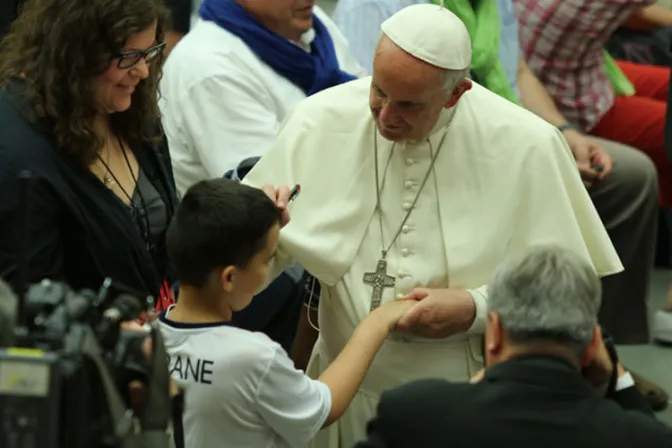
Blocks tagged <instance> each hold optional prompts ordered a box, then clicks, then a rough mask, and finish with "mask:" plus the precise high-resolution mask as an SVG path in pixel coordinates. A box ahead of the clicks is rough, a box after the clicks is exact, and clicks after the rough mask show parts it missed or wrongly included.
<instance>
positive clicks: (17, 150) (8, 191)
mask: <svg viewBox="0 0 672 448" xmlns="http://www.w3.org/2000/svg"><path fill="white" fill-rule="evenodd" d="M21 90H22V85H21V84H20V83H19V82H15V83H12V84H10V86H9V87H8V88H6V89H4V90H2V91H0V277H2V278H3V279H5V280H6V281H9V282H10V284H12V286H14V287H16V280H17V260H18V254H19V250H20V248H19V244H18V235H19V233H18V232H19V231H18V228H19V225H20V217H19V213H18V211H19V199H18V192H19V190H18V185H19V184H18V181H17V176H18V173H19V172H20V171H21V170H28V171H30V172H31V173H32V176H33V181H32V182H31V188H30V195H29V197H30V200H29V204H30V205H29V226H28V229H27V231H28V233H29V243H28V254H29V259H30V265H29V274H30V282H36V281H39V280H41V279H42V278H52V279H56V280H62V281H65V282H67V283H68V284H69V285H70V286H71V287H73V288H74V289H81V288H88V289H94V290H97V289H98V288H99V286H100V284H101V282H102V281H103V280H104V278H105V277H111V278H112V279H113V280H116V281H118V282H120V283H122V284H124V285H126V286H129V287H131V288H134V289H136V290H138V291H140V292H142V293H145V294H150V295H152V296H158V295H159V289H160V285H161V284H162V282H163V281H164V280H165V279H167V278H169V275H168V268H167V260H166V254H165V244H161V245H159V246H158V247H157V248H156V251H155V253H154V254H150V251H149V250H148V249H147V248H146V245H145V242H144V241H143V239H142V236H141V234H140V231H139V230H138V227H137V224H136V221H135V220H134V219H133V217H132V215H131V213H130V211H129V209H128V207H126V206H125V205H124V204H123V202H121V200H119V198H118V197H117V196H116V195H115V194H114V193H112V192H111V191H110V190H109V189H107V188H106V187H105V186H104V185H103V184H102V182H100V181H99V180H98V179H97V178H95V176H93V174H91V173H90V172H89V171H88V170H86V169H82V168H78V167H76V166H75V165H74V164H71V163H67V162H66V161H65V160H64V159H63V158H62V157H61V156H60V155H59V153H58V152H57V151H55V150H54V146H53V145H52V143H51V141H50V136H49V132H48V130H46V127H45V126H43V124H42V123H32V122H31V121H29V120H28V118H27V117H28V116H29V115H30V109H29V108H27V107H26V105H25V103H24V102H22V100H21V95H20V93H21ZM163 141H164V143H162V144H161V145H157V147H148V146H146V145H143V144H137V142H136V143H134V142H129V145H130V146H131V147H132V148H133V151H134V153H135V155H136V157H137V159H138V163H139V164H140V166H141V167H142V169H143V170H144V172H145V173H146V175H147V177H148V179H149V180H150V181H151V182H152V184H153V185H154V186H155V187H156V188H157V190H158V191H159V193H160V195H161V196H162V199H163V201H164V203H165V204H166V206H167V209H168V214H169V217H172V215H173V214H174V210H175V207H176V203H177V199H176V193H175V186H174V181H173V178H172V169H171V165H170V158H169V154H168V149H167V145H166V144H165V139H164V140H163Z"/></svg>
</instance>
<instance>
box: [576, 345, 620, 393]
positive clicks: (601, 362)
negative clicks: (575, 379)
mask: <svg viewBox="0 0 672 448" xmlns="http://www.w3.org/2000/svg"><path fill="white" fill-rule="evenodd" d="M614 368H615V366H614V363H612V362H611V357H610V356H609V352H608V351H607V347H605V345H604V342H602V341H600V345H599V347H598V348H597V350H596V351H595V354H594V355H593V359H591V360H590V363H589V364H588V366H586V367H585V368H584V369H583V376H584V378H585V379H586V381H588V382H589V383H590V384H591V385H592V386H593V387H595V388H600V387H603V386H605V385H606V384H607V383H608V382H609V379H610V378H611V373H612V372H613V370H614Z"/></svg>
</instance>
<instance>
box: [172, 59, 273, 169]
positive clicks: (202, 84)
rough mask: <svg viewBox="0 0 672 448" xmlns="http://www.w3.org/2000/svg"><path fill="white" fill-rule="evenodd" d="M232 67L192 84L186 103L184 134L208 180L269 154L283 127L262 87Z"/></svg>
mask: <svg viewBox="0 0 672 448" xmlns="http://www.w3.org/2000/svg"><path fill="white" fill-rule="evenodd" d="M241 72H242V70H236V69H233V67H231V70H230V72H227V73H217V74H215V75H211V76H208V77H206V78H204V79H202V80H200V81H199V82H198V83H197V84H195V85H193V86H191V87H190V88H189V91H188V93H187V97H188V98H189V101H185V102H184V104H182V107H183V112H182V116H183V117H184V120H183V132H186V133H188V134H189V136H190V141H191V142H193V145H194V152H195V153H196V154H197V155H198V157H199V158H200V161H201V163H202V165H203V167H204V168H205V170H207V172H208V175H209V176H210V177H213V178H216V177H221V176H223V175H224V174H225V173H226V172H227V171H229V170H232V169H234V168H236V167H237V166H238V164H239V163H240V162H241V161H243V160H245V159H247V158H249V157H259V156H261V155H263V154H264V153H266V151H268V150H269V149H270V147H271V145H272V144H273V142H274V141H275V137H276V135H277V132H278V128H279V123H278V119H277V116H276V114H275V113H274V112H273V107H272V104H271V105H270V106H269V104H268V103H269V100H268V98H267V95H265V92H266V89H265V88H264V86H259V85H257V84H258V82H257V81H255V80H254V79H251V77H250V76H246V75H245V74H244V73H241Z"/></svg>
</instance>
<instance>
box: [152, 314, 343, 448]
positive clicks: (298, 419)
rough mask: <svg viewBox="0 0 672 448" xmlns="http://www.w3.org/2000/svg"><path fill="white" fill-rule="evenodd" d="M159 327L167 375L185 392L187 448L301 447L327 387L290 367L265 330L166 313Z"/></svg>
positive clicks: (318, 421) (323, 410) (325, 404)
mask: <svg viewBox="0 0 672 448" xmlns="http://www.w3.org/2000/svg"><path fill="white" fill-rule="evenodd" d="M168 313H170V309H169V310H168ZM168 316H169V314H168ZM159 328H160V329H161V333H162V334H163V337H164V338H165V343H166V350H167V352H168V356H169V362H168V363H169V368H170V373H171V376H172V378H173V379H174V380H175V381H176V382H177V383H178V385H179V387H180V388H181V389H182V390H184V393H185V394H184V396H185V406H184V414H183V427H184V438H185V440H184V442H185V447H186V448H226V447H231V448H242V447H254V448H271V447H283V448H284V447H300V446H303V445H305V444H306V443H308V442H309V441H310V440H311V439H312V438H313V437H314V436H315V434H317V432H318V430H319V429H320V428H321V427H322V425H323V424H324V422H325V420H326V419H327V417H328V415H329V412H330V411H331V392H330V391H329V388H328V387H327V385H326V384H324V383H321V382H319V381H316V380H311V379H310V378H308V377H307V376H306V375H305V374H304V373H303V372H302V371H300V370H297V369H295V368H294V365H293V363H292V361H291V360H290V359H289V357H288V356H287V353H286V352H285V351H284V350H283V349H282V347H280V345H278V344H277V343H275V342H273V341H272V340H271V339H269V338H268V337H267V336H266V335H265V334H263V333H255V332H250V331H246V330H242V329H239V328H235V327H232V326H229V325H227V324H225V323H223V324H206V325H194V324H180V323H176V322H172V321H170V320H169V319H168V318H166V317H165V316H164V315H162V316H161V318H160V322H159Z"/></svg>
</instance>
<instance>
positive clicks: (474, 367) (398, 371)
mask: <svg viewBox="0 0 672 448" xmlns="http://www.w3.org/2000/svg"><path fill="white" fill-rule="evenodd" d="M409 24H411V25H412V24H416V25H417V26H415V27H413V26H410V25H409ZM382 29H383V32H385V33H386V35H387V36H388V37H389V38H391V39H392V40H393V42H394V43H395V44H397V45H398V46H399V47H400V48H403V49H404V50H406V51H408V52H409V53H411V54H413V55H414V56H416V57H418V58H419V59H423V60H425V61H426V62H429V63H432V64H433V65H436V66H439V67H442V68H446V69H461V68H465V67H468V66H469V62H470V59H471V43H470V41H469V35H468V33H467V31H466V29H465V28H464V25H463V24H462V23H461V22H460V21H459V19H457V17H455V16H454V15H453V14H452V13H450V12H448V11H447V10H445V9H440V8H438V7H436V6H433V5H416V6H411V7H409V8H406V9H405V10H402V11H401V12H399V13H397V14H395V15H394V16H393V17H392V18H390V19H389V20H388V21H387V22H386V23H384V24H383V27H382ZM446 42H451V44H452V45H451V48H449V47H447V46H446V44H445V43H446ZM452 47H455V48H452ZM437 55H438V56H437ZM370 84H371V78H365V79H361V80H357V81H352V82H349V83H347V84H344V85H341V86H338V87H334V88H332V89H329V90H326V91H324V92H321V93H319V94H317V95H314V96H312V97H310V98H308V99H306V100H305V101H303V102H301V103H300V104H299V105H298V106H297V108H296V109H295V112H294V113H293V114H292V115H290V117H289V119H288V120H287V121H286V122H285V123H284V126H283V128H282V129H281V131H280V134H279V136H278V140H277V142H276V144H275V146H274V147H273V148H272V149H271V150H270V151H269V152H268V153H267V154H266V155H265V156H263V157H262V159H261V161H259V162H258V163H257V165H256V166H255V167H254V169H253V170H252V171H251V172H250V173H249V174H248V175H247V177H246V178H245V180H244V182H245V183H247V184H250V185H255V186H262V185H263V184H266V183H268V184H273V185H275V186H280V185H288V186H290V187H291V186H293V185H295V184H300V185H301V195H300V196H299V197H298V198H297V200H296V201H295V202H294V203H292V204H291V206H290V214H291V216H292V221H291V222H290V224H289V225H287V226H286V227H285V228H284V229H283V230H282V232H281V238H280V246H279V252H278V257H277V259H276V266H274V269H275V270H276V271H278V272H279V269H280V268H281V267H282V266H284V265H285V264H287V263H289V262H291V261H292V259H294V260H296V261H298V262H299V263H301V264H302V265H303V266H304V267H305V268H306V269H307V270H308V271H309V272H310V273H311V274H313V275H314V276H315V277H316V278H317V279H318V280H319V281H320V285H321V287H322V295H321V297H320V307H319V327H320V336H319V338H318V340H317V343H316V345H315V348H314V351H313V356H312V358H311V362H310V365H309V367H308V374H309V375H310V376H312V377H314V378H317V377H318V376H319V375H320V374H321V373H322V372H324V370H325V369H326V368H327V366H328V365H329V364H330V363H331V362H332V361H333V360H334V359H335V357H336V356H337V355H338V354H339V352H340V351H341V349H342V348H343V346H344V345H345V343H346V342H347V340H348V339H349V338H350V336H351V335H352V333H353V331H354V329H355V327H356V326H357V325H358V324H359V322H360V321H361V320H362V319H363V318H364V317H365V316H366V315H367V313H368V312H369V307H370V304H371V295H372V288H371V286H369V285H367V284H365V283H364V282H363V277H364V274H365V273H367V272H372V271H375V269H376V264H377V261H378V259H379V258H380V257H381V249H382V248H383V240H384V241H385V244H389V242H390V241H391V240H392V238H393V236H394V235H395V234H396V232H397V230H398V229H399V226H400V225H401V223H402V221H403V219H404V216H405V213H406V211H407V210H408V209H409V207H411V204H412V202H413V200H414V198H415V196H416V194H417V192H418V188H419V187H420V184H421V182H422V180H423V178H424V176H425V174H426V173H427V171H428V169H429V166H430V159H431V156H430V144H428V142H427V141H424V142H419V143H398V144H396V145H393V143H392V142H389V141H386V140H385V139H384V138H383V137H382V136H381V135H380V134H378V131H377V129H376V126H375V124H374V120H373V118H372V116H371V112H370V110H369V88H370ZM451 117H452V123H451V125H450V128H449V131H448V134H447V138H446V140H445V143H444V147H443V148H442V149H441V152H440V154H439V156H438V158H437V159H436V164H435V166H434V169H433V172H432V174H431V176H430V177H429V179H428V182H427V184H426V185H425V187H424V189H423V190H422V192H421V194H420V196H419V199H418V201H417V204H416V206H415V207H414V208H413V211H412V213H411V215H410V219H409V220H408V221H407V223H406V224H405V225H404V227H403V228H402V231H401V233H400V236H399V238H398V239H397V240H396V243H395V244H394V245H393V246H392V248H391V250H390V252H389V254H388V256H387V261H388V273H389V274H391V275H393V276H394V277H396V284H395V285H394V287H393V288H386V289H385V290H384V293H383V302H387V301H390V300H394V299H395V298H397V297H400V296H403V295H405V294H407V293H409V292H410V291H411V290H412V289H413V288H415V287H429V288H456V289H466V290H469V291H470V292H471V294H472V296H473V298H474V302H475V304H476V318H475V321H474V323H473V326H472V327H471V328H470V329H469V331H468V332H467V333H466V334H459V335H455V336H453V337H450V338H447V339H442V340H427V339H422V338H418V337H413V336H408V337H405V338H401V337H400V336H399V335H391V336H390V337H389V338H388V340H387V341H386V342H385V343H384V345H383V346H382V348H381V350H380V351H379V352H378V354H377V356H376V358H375V360H374V361H373V363H372V365H371V368H370V369H369V372H368V374H367V376H366V378H365V379H364V382H363V383H362V386H361V387H360V389H359V391H358V393H357V395H356V396H355V399H354V400H353V402H352V404H351V406H350V408H349V409H348V410H347V412H346V413H345V415H344V416H343V418H341V420H340V421H339V422H337V423H336V424H334V425H332V426H330V427H329V428H327V429H324V430H322V431H320V433H319V434H318V435H317V437H316V439H315V441H314V443H313V446H314V448H351V447H352V446H354V444H355V443H356V442H357V441H358V440H361V439H362V438H363V437H364V434H365V428H366V423H367V422H368V421H369V420H370V419H371V418H372V417H374V415H375V412H376V404H377V402H378V398H379V396H380V394H381V393H382V392H383V391H385V390H387V389H390V388H393V387H395V386H398V385H401V384H403V383H406V382H409V381H412V380H416V379H421V378H428V377H433V378H444V379H446V380H452V381H464V380H467V379H469V377H470V376H471V375H473V374H474V373H476V372H477V371H478V369H480V368H481V367H482V362H483V357H482V334H483V331H484V329H485V323H486V317H487V283H488V281H489V280H490V277H491V275H492V273H493V271H494V269H495V268H496V267H497V266H498V265H499V264H500V263H501V262H502V261H504V259H505V258H507V257H509V256H513V255H516V254H519V253H521V252H523V251H526V250H527V249H528V248H530V247H531V246H535V245H540V244H555V245H559V246H563V247H566V248H569V249H571V250H573V251H575V252H576V253H578V254H580V255H582V256H583V257H585V258H586V259H587V260H589V261H591V262H592V264H593V266H594V267H595V269H596V271H597V273H598V274H600V275H601V276H604V275H609V274H614V273H617V272H620V271H621V270H622V269H623V267H622V265H621V263H620V261H619V259H618V256H617V255H616V252H615V250H614V248H613V246H612V244H611V242H610V240H609V237H608V236H607V233H606V230H605V229H604V226H603V225H602V222H601V221H600V218H599V217H598V215H597V212H596V211H595V208H594V207H593V204H592V202H591V200H590V197H589V196H588V193H587V192H586V189H585V187H584V186H583V183H582V182H581V179H580V177H579V174H578V172H577V169H576V163H575V161H574V158H573V156H572V154H571V151H570V149H569V147H568V146H567V144H566V142H565V139H564V138H563V137H562V135H561V134H560V132H559V131H558V130H557V129H556V128H554V127H553V126H551V125H549V124H548V123H547V122H545V121H544V120H542V119H541V118H539V117H537V116H535V115H534V114H532V113H530V112H528V111H526V110H525V109H523V108H521V107H518V106H516V105H514V104H512V103H510V102H509V101H507V100H505V99H503V98H501V97H500V96H498V95H496V94H494V93H492V92H490V91H488V90H486V89H485V88H483V87H481V86H480V85H477V84H476V83H474V86H473V88H472V89H471V90H470V91H468V92H467V93H465V94H464V95H463V96H462V98H461V99H460V100H459V102H458V104H457V106H456V107H454V108H452V109H449V110H444V111H443V112H442V114H441V117H440V118H439V121H438V123H437V124H436V126H435V127H434V129H433V130H432V132H431V134H430V136H429V140H430V142H431V146H432V148H433V151H437V150H438V149H439V143H440V141H441V138H442V136H443V134H444V128H445V126H446V124H447V123H448V122H449V121H450V120H451ZM374 134H375V135H377V138H378V142H379V145H378V166H379V168H380V171H381V174H380V178H381V184H382V193H381V207H380V208H381V210H382V219H383V235H382V236H381V231H380V223H379V217H378V212H377V211H376V188H377V186H376V181H375V165H374ZM434 153H435V152H434ZM388 160H389V165H388V163H387V162H388ZM386 167H387V168H386ZM383 173H384V174H383ZM383 179H384V180H383Z"/></svg>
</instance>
